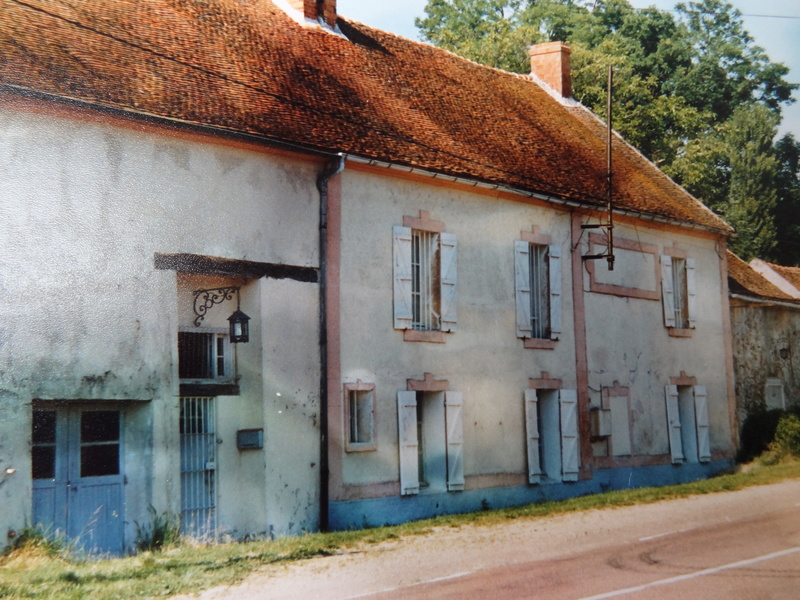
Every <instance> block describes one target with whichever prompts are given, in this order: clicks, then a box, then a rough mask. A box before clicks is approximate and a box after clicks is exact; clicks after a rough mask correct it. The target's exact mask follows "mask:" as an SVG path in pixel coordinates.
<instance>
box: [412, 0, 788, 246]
mask: <svg viewBox="0 0 800 600" xmlns="http://www.w3.org/2000/svg"><path fill="white" fill-rule="evenodd" d="M425 12H426V14H427V15H428V16H427V17H426V18H423V19H417V21H416V24H417V27H419V28H420V32H421V36H422V38H423V39H425V40H427V41H429V42H432V43H433V44H435V45H437V46H441V47H444V48H447V49H448V50H451V51H453V52H455V53H457V54H461V55H462V56H465V57H467V58H469V59H471V60H475V61H477V62H480V63H483V64H487V65H490V66H494V67H498V68H502V69H507V70H510V71H514V72H520V73H525V72H528V71H529V69H530V64H529V62H528V55H527V47H528V46H529V45H531V44H535V43H539V42H543V41H564V42H569V43H570V45H571V47H572V70H573V95H574V96H575V98H576V99H577V100H579V101H580V102H581V103H582V104H584V105H585V106H587V107H588V108H589V109H591V110H593V111H594V112H595V113H597V114H600V115H603V114H605V102H606V89H605V82H606V71H607V68H608V65H611V66H613V68H614V71H615V85H614V103H613V111H614V114H613V117H614V124H615V128H616V129H617V130H618V131H619V132H620V133H621V134H622V135H623V136H624V137H625V139H626V140H628V141H629V142H630V143H631V144H633V145H634V146H635V147H637V148H638V149H639V150H640V151H641V152H642V153H643V154H644V155H645V156H647V157H648V158H649V159H650V160H652V161H653V162H655V163H656V164H657V165H659V166H660V167H661V168H662V169H663V170H664V171H665V172H666V173H667V174H668V175H670V176H672V177H673V178H674V179H675V180H676V181H678V183H681V184H682V185H683V186H684V187H686V188H687V189H688V190H689V191H690V192H691V193H692V194H694V195H695V196H696V197H697V198H699V199H700V200H702V201H704V202H705V203H706V205H708V206H709V207H711V208H713V209H715V210H718V211H721V212H722V213H723V214H724V215H725V216H726V217H727V218H728V219H729V220H730V221H732V224H733V225H734V226H735V227H737V228H739V229H741V232H740V233H741V235H740V237H739V238H737V240H736V241H735V242H734V246H735V247H736V248H737V249H740V250H741V251H743V252H744V253H745V254H747V255H748V256H750V255H756V254H758V253H762V254H761V256H764V257H769V256H770V252H772V253H773V255H774V253H775V249H774V241H775V239H776V233H775V232H776V225H775V216H776V215H778V214H779V213H780V211H781V210H784V211H789V210H795V209H796V208H797V205H796V204H795V203H794V202H796V198H797V195H796V194H797V190H798V188H797V187H796V186H795V187H792V185H793V184H792V181H794V184H796V183H797V174H798V171H797V168H796V167H797V163H796V162H794V163H792V153H791V152H792V151H793V150H792V149H793V148H794V150H797V146H793V145H791V144H789V143H788V142H786V143H785V144H784V145H783V146H782V147H781V148H782V149H783V150H782V152H783V154H781V149H779V148H777V147H776V149H772V147H771V144H772V138H771V137H769V136H770V134H771V135H772V136H774V132H775V124H776V123H777V122H778V121H779V119H780V109H781V107H782V106H784V105H786V104H789V103H791V102H792V101H793V100H792V97H791V95H792V92H793V91H794V90H795V89H797V87H798V86H797V85H796V84H790V83H788V82H787V81H786V79H785V77H786V75H787V73H788V69H787V67H785V66H784V65H782V64H780V63H774V62H772V61H770V60H769V57H768V56H767V55H766V53H765V52H764V50H763V49H762V48H760V47H758V46H757V45H755V43H754V40H753V39H752V38H751V37H750V36H749V35H748V34H747V32H746V31H745V30H744V26H743V23H742V19H741V14H740V13H739V11H737V10H736V9H734V8H733V7H732V6H731V5H730V4H727V3H726V2H724V1H723V0H696V1H691V2H688V3H685V4H678V5H677V7H676V14H675V15H673V13H672V12H670V11H660V10H658V9H655V8H648V9H644V10H635V9H634V8H633V7H632V6H631V5H630V3H629V2H628V1H627V0H513V1H512V0H509V1H502V0H429V2H428V4H427V6H426V8H425ZM741 106H745V107H746V108H742V109H740V110H739V107H741ZM737 110H738V112H737ZM737 114H738V115H739V116H738V117H737V118H734V116H735V115H737ZM744 115H749V116H744ZM748 119H753V121H752V122H749V121H748ZM776 152H777V157H778V158H776ZM781 157H783V158H781ZM779 159H780V160H779ZM787 161H788V162H787ZM793 165H794V166H793ZM792 169H794V170H792ZM779 176H780V177H783V179H781V180H780V181H781V182H782V183H780V182H779V185H778V184H777V183H776V179H775V177H779ZM770 177H772V180H770ZM792 177H794V179H792ZM776 185H778V188H779V192H778V193H777V195H776V193H775V187H776ZM751 212H752V213H754V216H749V214H750V213H751ZM777 227H778V228H781V227H784V224H783V223H779V225H777ZM784 229H785V228H784ZM784 229H779V231H778V235H779V236H780V237H781V239H785V238H786V237H789V238H791V237H792V236H794V235H796V232H790V231H788V230H784ZM763 253H766V254H763ZM798 253H800V250H798Z"/></svg>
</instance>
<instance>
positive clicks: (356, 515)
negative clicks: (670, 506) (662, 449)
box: [329, 460, 733, 530]
mask: <svg viewBox="0 0 800 600" xmlns="http://www.w3.org/2000/svg"><path fill="white" fill-rule="evenodd" d="M732 464H733V461H731V460H726V461H717V462H712V463H707V464H683V465H660V466H655V467H634V468H625V469H602V470H596V471H594V472H593V473H592V479H589V480H587V481H576V482H574V483H553V484H550V483H546V484H541V485H531V486H516V487H504V488H488V489H483V490H469V491H465V492H451V493H447V492H444V493H439V494H418V495H416V496H392V497H389V498H371V499H367V500H348V501H345V502H332V503H331V504H330V514H329V518H330V528H331V529H333V530H342V529H361V528H366V527H380V526H382V525H397V524H399V523H406V522H408V521H416V520H418V519H426V518H429V517H435V516H438V515H450V514H456V513H466V512H474V511H478V510H482V509H486V508H506V507H509V506H522V505H525V504H533V503H539V502H546V501H548V500H564V499H566V498H574V497H577V496H586V495H589V494H598V493H601V492H608V491H611V490H621V489H629V488H639V487H651V486H663V485H673V484H676V483H686V482H689V481H697V480H699V479H706V478H708V477H711V476H712V475H716V474H718V473H720V472H721V471H724V470H725V469H727V468H729V467H731V465H732Z"/></svg>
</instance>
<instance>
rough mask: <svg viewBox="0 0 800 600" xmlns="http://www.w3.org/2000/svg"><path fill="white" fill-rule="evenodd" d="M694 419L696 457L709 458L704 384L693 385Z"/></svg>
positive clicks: (707, 460)
mask: <svg viewBox="0 0 800 600" xmlns="http://www.w3.org/2000/svg"><path fill="white" fill-rule="evenodd" d="M694 419H695V424H696V426H697V458H698V460H699V461H700V462H709V461H710V460H711V440H710V436H709V424H708V391H707V390H706V387H705V386H704V385H696V386H694Z"/></svg>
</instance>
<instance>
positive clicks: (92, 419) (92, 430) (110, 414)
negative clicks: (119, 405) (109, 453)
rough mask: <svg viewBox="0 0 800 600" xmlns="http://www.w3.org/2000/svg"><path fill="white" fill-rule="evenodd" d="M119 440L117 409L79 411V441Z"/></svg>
mask: <svg viewBox="0 0 800 600" xmlns="http://www.w3.org/2000/svg"><path fill="white" fill-rule="evenodd" d="M117 440H119V411H118V410H98V411H87V412H83V413H81V442H82V443H86V442H115V441H117Z"/></svg>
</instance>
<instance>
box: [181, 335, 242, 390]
mask: <svg viewBox="0 0 800 600" xmlns="http://www.w3.org/2000/svg"><path fill="white" fill-rule="evenodd" d="M178 375H179V377H180V378H181V379H184V380H197V381H209V380H213V381H228V380H232V379H234V377H233V370H232V368H231V346H230V343H229V340H228V335H227V332H225V333H222V332H221V331H209V330H205V331H179V332H178Z"/></svg>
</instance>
